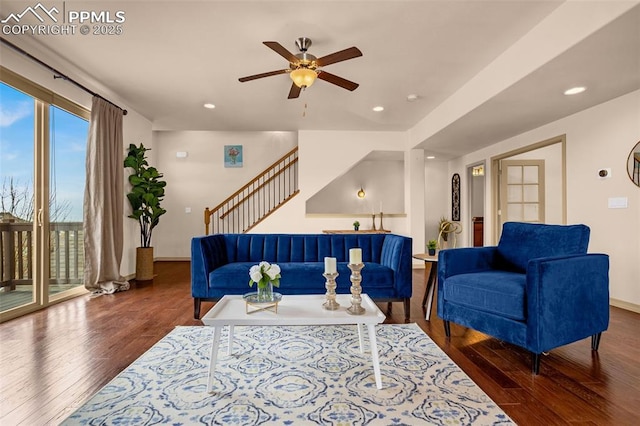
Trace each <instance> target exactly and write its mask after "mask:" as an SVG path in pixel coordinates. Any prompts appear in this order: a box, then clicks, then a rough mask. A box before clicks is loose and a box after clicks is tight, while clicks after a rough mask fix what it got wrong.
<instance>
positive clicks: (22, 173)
mask: <svg viewBox="0 0 640 426" xmlns="http://www.w3.org/2000/svg"><path fill="white" fill-rule="evenodd" d="M34 105H35V101H34V99H33V98H32V97H31V96H29V95H26V94H24V93H22V92H20V91H18V90H16V89H13V88H12V87H10V86H8V85H6V84H4V83H0V189H1V188H2V183H3V182H5V179H8V178H9V177H13V179H14V183H16V184H18V185H20V187H22V188H25V187H27V188H28V190H29V191H30V192H32V188H33V172H34V165H33V164H34V146H33V145H34V142H33V139H34V136H33V135H34V130H33V129H34ZM49 125H50V129H51V136H50V141H49V142H50V146H51V147H50V161H49V163H50V185H52V186H53V185H55V187H56V198H57V202H58V203H59V204H61V203H62V202H64V201H67V202H68V203H69V205H70V207H71V208H70V211H69V214H68V215H67V217H66V218H64V221H65V222H81V221H82V200H83V197H84V182H85V151H86V143H87V142H86V141H87V133H88V130H89V123H88V122H87V121H86V120H84V119H82V118H79V117H77V116H75V115H73V114H70V113H68V112H66V111H64V110H62V109H60V108H57V107H55V106H52V107H51V108H50V118H49Z"/></svg>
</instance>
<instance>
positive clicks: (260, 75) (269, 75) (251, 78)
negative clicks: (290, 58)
mask: <svg viewBox="0 0 640 426" xmlns="http://www.w3.org/2000/svg"><path fill="white" fill-rule="evenodd" d="M289 71H291V70H289V69H286V70H278V71H269V72H263V73H262V74H255V75H250V76H248V77H242V78H239V79H238V80H240V82H242V83H244V82H245V81H251V80H256V79H258V78H264V77H271V76H272V75H280V74H286V73H288V72H289Z"/></svg>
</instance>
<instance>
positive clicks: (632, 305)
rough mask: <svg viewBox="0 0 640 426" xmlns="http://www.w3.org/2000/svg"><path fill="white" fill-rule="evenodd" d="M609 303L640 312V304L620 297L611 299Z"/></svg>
mask: <svg viewBox="0 0 640 426" xmlns="http://www.w3.org/2000/svg"><path fill="white" fill-rule="evenodd" d="M609 304H610V305H611V306H615V307H616V308H621V309H626V310H627V311H631V312H635V313H638V314H640V305H636V304H635V303H629V302H625V301H624V300H618V299H609Z"/></svg>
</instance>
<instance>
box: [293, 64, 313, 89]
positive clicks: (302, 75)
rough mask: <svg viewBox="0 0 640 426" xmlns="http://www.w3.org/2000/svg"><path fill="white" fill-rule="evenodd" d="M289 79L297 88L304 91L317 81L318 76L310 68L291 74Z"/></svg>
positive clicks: (299, 69)
mask: <svg viewBox="0 0 640 426" xmlns="http://www.w3.org/2000/svg"><path fill="white" fill-rule="evenodd" d="M289 77H291V80H293V83H294V84H295V85H296V86H298V87H299V88H301V89H302V88H303V87H309V86H311V85H312V84H313V82H314V81H316V77H318V74H316V72H315V71H314V70H312V69H309V68H297V69H295V70H293V71H291V72H290V73H289Z"/></svg>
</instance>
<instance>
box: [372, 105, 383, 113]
mask: <svg viewBox="0 0 640 426" xmlns="http://www.w3.org/2000/svg"><path fill="white" fill-rule="evenodd" d="M373 110H374V111H375V112H380V111H384V107H383V106H380V105H378V106H375V107H373Z"/></svg>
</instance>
